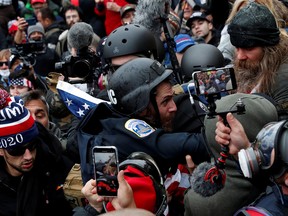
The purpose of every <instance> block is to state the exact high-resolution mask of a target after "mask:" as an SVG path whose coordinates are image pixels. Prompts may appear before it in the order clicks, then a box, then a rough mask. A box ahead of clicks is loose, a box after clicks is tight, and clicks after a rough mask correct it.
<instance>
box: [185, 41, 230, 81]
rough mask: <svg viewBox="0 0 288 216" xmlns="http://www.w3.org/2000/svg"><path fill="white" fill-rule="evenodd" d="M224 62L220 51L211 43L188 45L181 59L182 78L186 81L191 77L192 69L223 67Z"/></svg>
mask: <svg viewBox="0 0 288 216" xmlns="http://www.w3.org/2000/svg"><path fill="white" fill-rule="evenodd" d="M224 64H225V63H224V57H223V55H222V53H221V52H220V50H219V49H218V48H217V47H215V46H213V45H211V44H196V45H194V46H192V47H189V48H188V49H187V50H186V51H185V53H184V55H183V58H182V61H181V67H182V69H183V75H184V80H185V81H186V82H188V81H190V80H191V79H192V73H193V72H194V71H200V70H205V69H207V68H219V67H224Z"/></svg>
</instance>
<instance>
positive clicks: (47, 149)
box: [0, 123, 72, 216]
mask: <svg viewBox="0 0 288 216" xmlns="http://www.w3.org/2000/svg"><path fill="white" fill-rule="evenodd" d="M37 125H38V129H39V131H40V135H39V137H40V139H39V145H38V146H37V147H36V151H37V152H36V158H35V163H34V167H33V169H32V170H31V171H30V172H27V173H24V174H23V175H22V176H21V177H12V176H11V175H9V174H8V173H7V172H6V170H5V169H4V167H5V161H4V159H3V158H1V159H0V203H1V205H0V215H1V216H2V215H3V216H6V215H7V216H8V215H9V216H12V215H17V216H22V215H23V216H27V215H31V216H33V215H35V216H38V215H44V216H45V215H47V216H48V215H63V216H64V215H71V214H72V209H71V207H70V205H69V203H68V202H67V201H66V199H65V196H64V192H63V189H62V187H61V186H62V185H63V183H64V181H65V178H66V176H67V174H68V172H69V170H70V169H71V167H72V164H71V163H70V162H69V161H68V160H67V159H66V158H64V157H63V156H62V155H61V144H60V143H59V141H58V140H57V139H56V138H55V137H54V136H53V135H52V134H49V132H48V131H47V130H46V129H45V128H44V127H43V126H42V125H40V124H38V123H37Z"/></svg>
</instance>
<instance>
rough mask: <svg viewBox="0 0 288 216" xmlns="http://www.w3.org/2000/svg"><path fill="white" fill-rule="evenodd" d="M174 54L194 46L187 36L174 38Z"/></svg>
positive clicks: (193, 42) (181, 35)
mask: <svg viewBox="0 0 288 216" xmlns="http://www.w3.org/2000/svg"><path fill="white" fill-rule="evenodd" d="M174 41H175V43H176V52H177V53H181V52H182V51H183V50H184V49H185V48H187V47H190V46H193V45H195V41H194V40H193V39H192V38H191V37H190V36H189V35H188V34H178V35H176V36H175V37H174Z"/></svg>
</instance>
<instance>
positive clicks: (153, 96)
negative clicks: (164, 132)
mask: <svg viewBox="0 0 288 216" xmlns="http://www.w3.org/2000/svg"><path fill="white" fill-rule="evenodd" d="M150 101H151V104H152V106H153V108H154V111H155V114H156V115H155V119H154V124H155V127H157V128H162V123H161V117H160V112H159V109H158V105H157V102H156V90H153V91H151V93H150Z"/></svg>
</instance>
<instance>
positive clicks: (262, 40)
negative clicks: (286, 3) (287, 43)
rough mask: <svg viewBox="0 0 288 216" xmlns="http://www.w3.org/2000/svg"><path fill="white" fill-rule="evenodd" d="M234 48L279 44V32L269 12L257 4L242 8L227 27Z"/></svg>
mask: <svg viewBox="0 0 288 216" xmlns="http://www.w3.org/2000/svg"><path fill="white" fill-rule="evenodd" d="M228 33H229V34H230V40H231V43H232V44H233V45H234V46H235V47H241V48H249V47H256V46H274V45H276V44H278V43H279V40H280V36H279V35H280V31H279V29H278V27H277V24H276V20H275V18H274V16H273V14H272V13H271V12H270V10H269V9H268V8H267V7H265V6H263V5H260V4H257V3H254V2H252V3H249V4H248V5H247V6H246V7H244V8H242V9H241V10H240V11H239V12H238V13H237V14H236V15H235V17H234V18H233V19H232V21H231V23H230V24H229V26H228Z"/></svg>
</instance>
